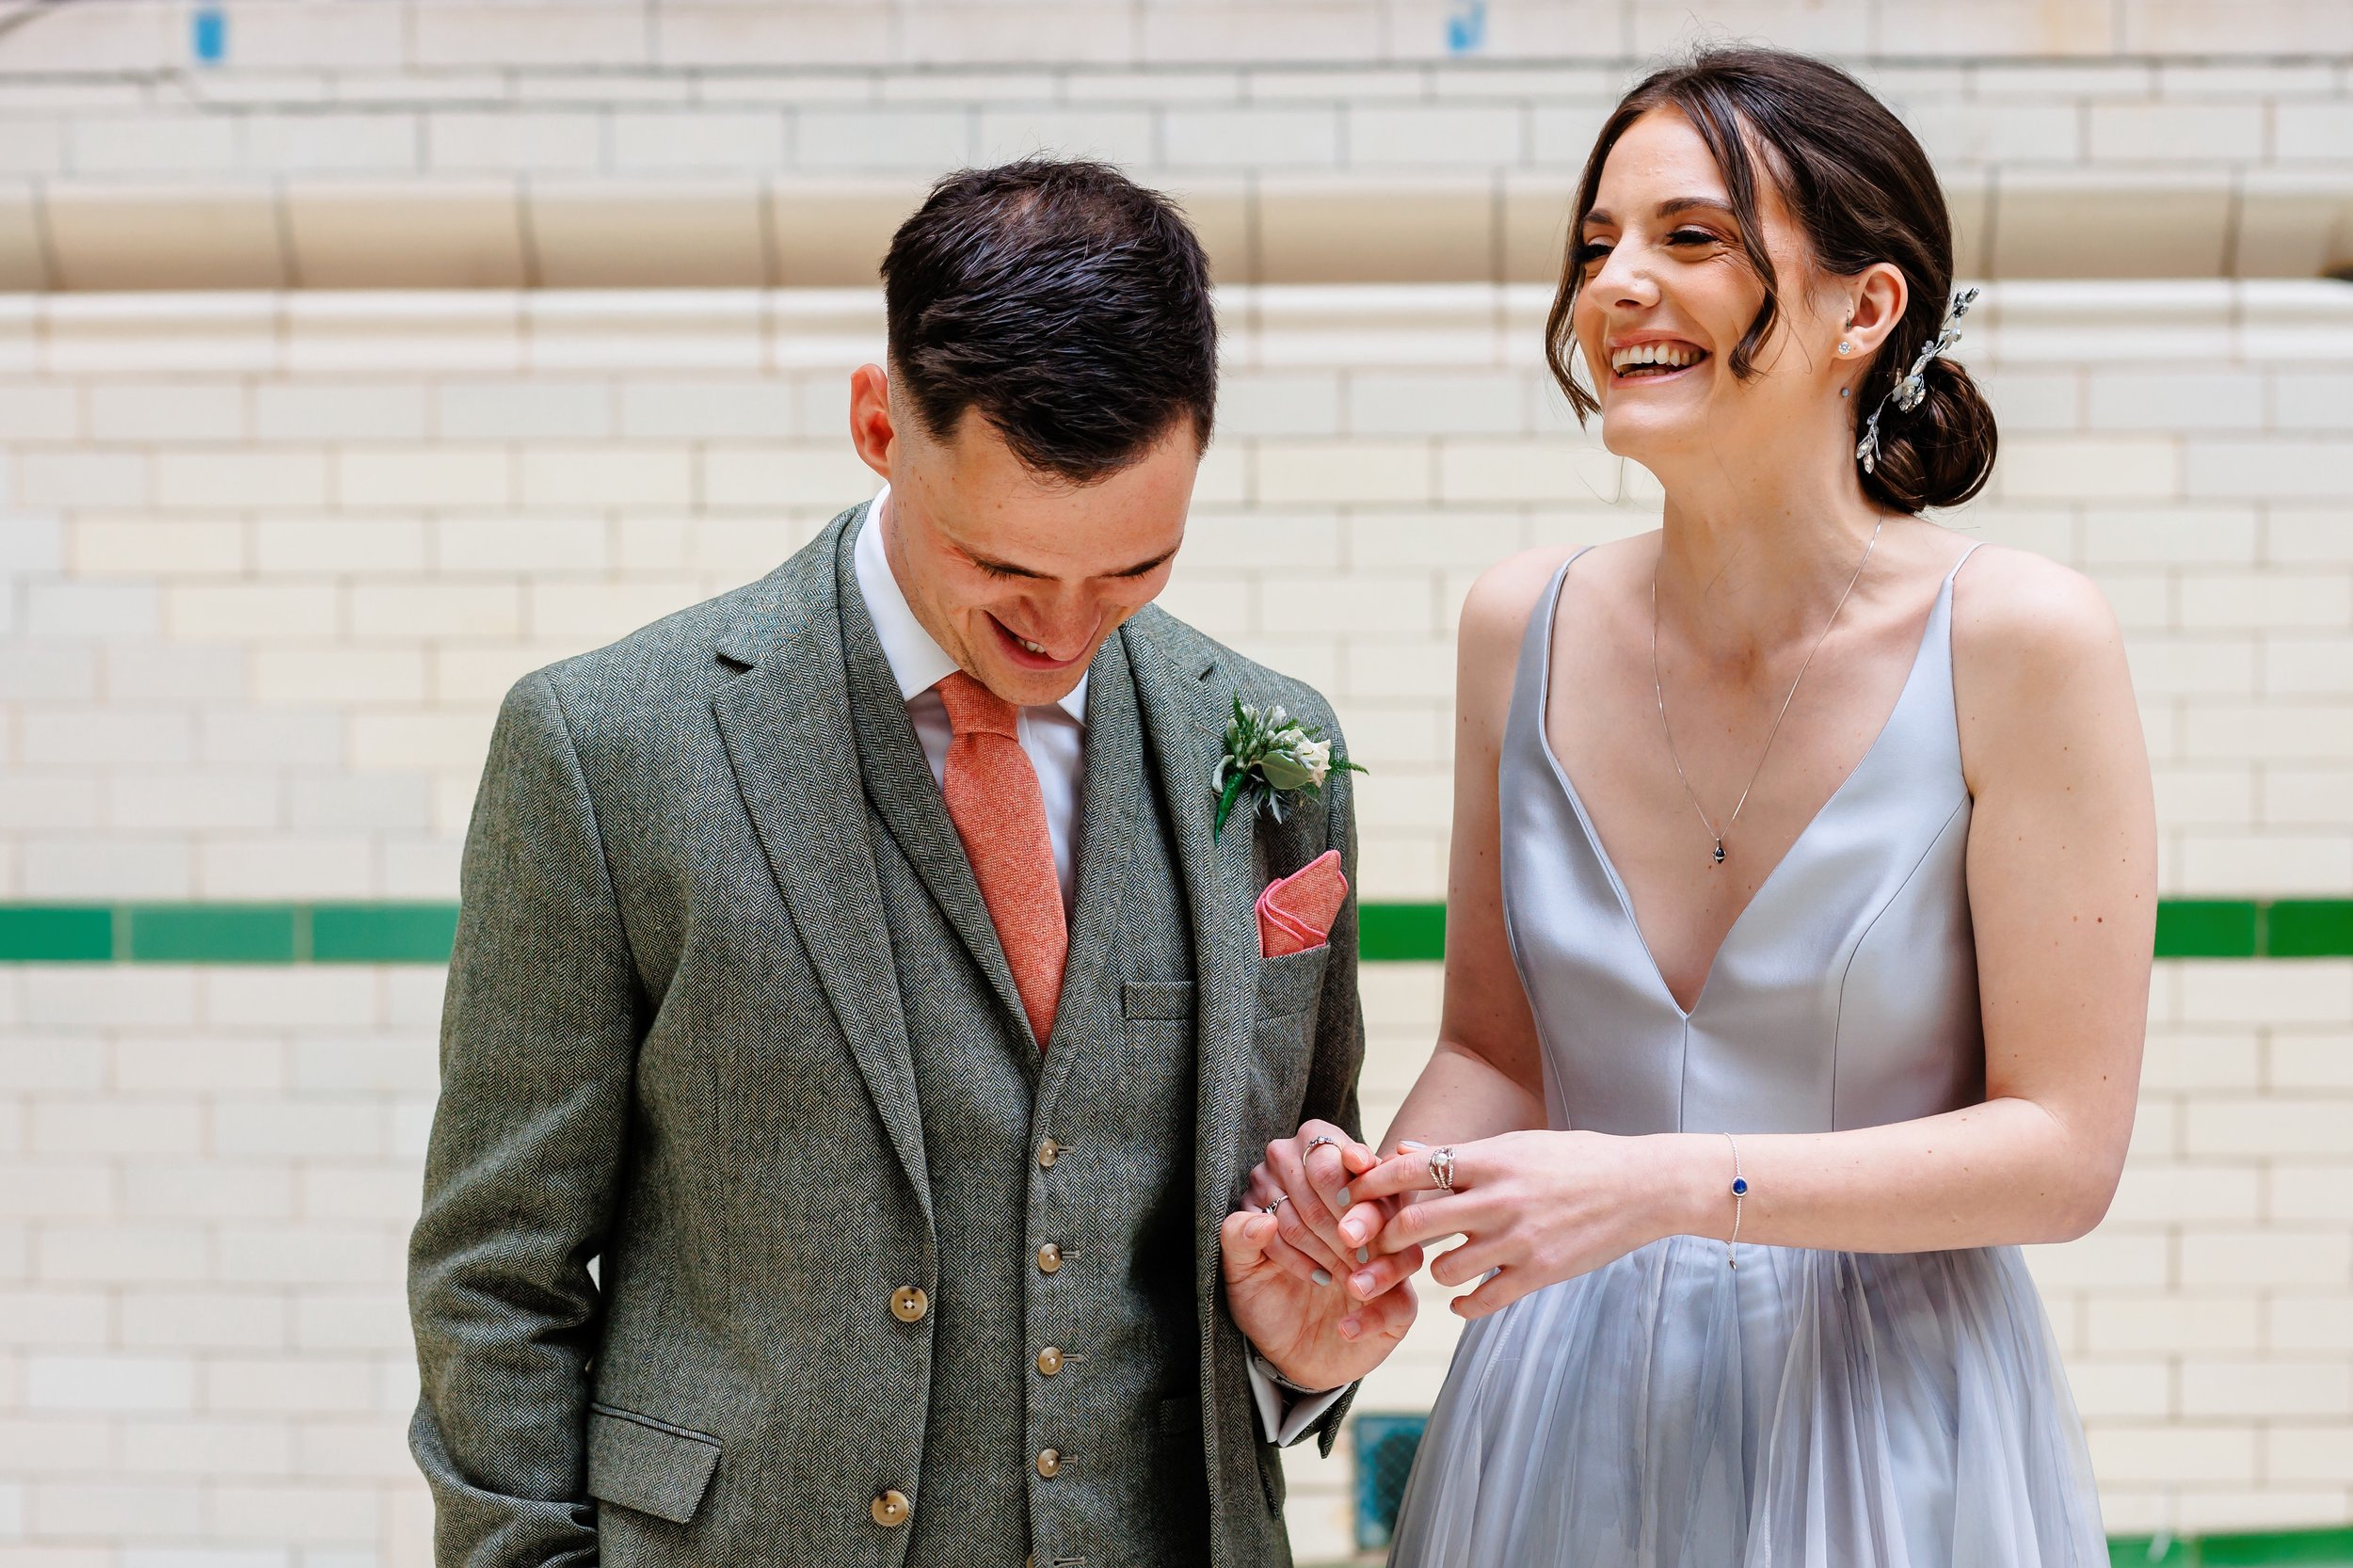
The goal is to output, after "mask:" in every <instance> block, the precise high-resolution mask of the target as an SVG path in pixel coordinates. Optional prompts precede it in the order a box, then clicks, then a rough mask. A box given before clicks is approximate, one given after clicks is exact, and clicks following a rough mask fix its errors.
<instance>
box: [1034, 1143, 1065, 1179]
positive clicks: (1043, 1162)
mask: <svg viewBox="0 0 2353 1568" xmlns="http://www.w3.org/2000/svg"><path fill="white" fill-rule="evenodd" d="M1061 1158H1062V1145H1061V1144H1057V1143H1055V1142H1054V1141H1053V1140H1052V1139H1051V1138H1048V1139H1047V1140H1046V1142H1044V1143H1043V1144H1039V1145H1038V1146H1037V1163H1038V1168H1039V1169H1040V1170H1047V1171H1050V1170H1052V1169H1053V1168H1054V1161H1055V1160H1060V1159H1061Z"/></svg>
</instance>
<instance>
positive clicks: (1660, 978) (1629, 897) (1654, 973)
mask: <svg viewBox="0 0 2353 1568" xmlns="http://www.w3.org/2000/svg"><path fill="white" fill-rule="evenodd" d="M1592 548H1593V546H1591V545H1587V546H1586V547H1585V549H1584V550H1579V551H1578V552H1577V555H1582V554H1584V553H1585V551H1586V550H1591V549H1592ZM1976 548H1977V546H1976V544H1975V543H1972V545H1971V546H1970V549H1969V550H1966V551H1963V552H1961V561H1966V560H1967V559H1968V558H1969V555H1970V552H1971V551H1974V550H1975V549H1976ZM1577 555H1572V556H1570V557H1569V558H1568V559H1567V560H1565V561H1563V562H1561V565H1560V568H1559V569H1557V570H1556V571H1554V573H1553V574H1552V592H1551V595H1550V596H1549V599H1548V601H1547V602H1546V604H1545V643H1544V664H1543V667H1542V671H1541V673H1540V675H1539V676H1538V679H1537V682H1536V716H1535V725H1536V749H1537V750H1538V751H1539V752H1540V753H1541V754H1542V755H1543V757H1544V760H1545V765H1546V766H1547V767H1549V768H1550V769H1551V771H1552V776H1553V779H1554V781H1555V782H1557V783H1558V784H1559V785H1560V786H1561V794H1562V795H1563V796H1565V797H1566V798H1567V800H1568V803H1569V808H1570V809H1571V810H1572V811H1574V812H1575V813H1576V814H1577V826H1578V827H1579V828H1580V829H1582V830H1583V832H1584V835H1585V842H1586V845H1587V846H1588V847H1589V848H1590V849H1591V850H1592V851H1593V859H1594V861H1595V863H1596V864H1598V865H1599V866H1600V867H1601V870H1602V874H1603V875H1605V876H1607V877H1608V878H1609V886H1610V888H1611V890H1612V891H1614V892H1615V893H1616V894H1617V895H1618V911H1619V913H1620V914H1621V915H1623V916H1624V917H1625V923H1626V927H1627V929H1628V930H1630V931H1632V932H1633V933H1634V940H1635V944H1636V945H1637V946H1639V947H1640V948H1641V950H1642V959H1643V962H1644V963H1646V964H1647V965H1649V967H1650V975H1651V979H1652V980H1654V981H1656V982H1657V985H1658V994H1659V995H1660V996H1661V997H1663V998H1664V999H1665V1000H1666V1003H1667V1005H1668V1006H1669V1007H1671V1008H1673V1010H1674V1013H1675V1016H1676V1017H1677V1018H1678V1019H1679V1020H1681V1021H1682V1022H1683V1023H1686V1024H1689V1022H1690V1021H1691V1020H1692V1019H1693V1018H1695V1017H1697V1016H1699V1012H1700V1009H1701V1008H1703V1007H1705V1006H1706V1005H1707V995H1708V991H1709V990H1710V989H1711V988H1712V987H1713V986H1714V984H1715V982H1716V971H1717V970H1718V968H1721V966H1722V963H1723V957H1724V950H1725V949H1727V948H1729V947H1730V946H1732V944H1733V941H1734V939H1735V938H1737V936H1739V935H1740V928H1741V927H1742V926H1743V925H1745V924H1746V923H1747V922H1748V919H1749V916H1750V915H1751V914H1752V913H1753V912H1754V911H1755V909H1756V906H1757V905H1758V904H1762V903H1764V902H1765V899H1766V895H1767V894H1769V893H1770V892H1771V891H1772V890H1773V884H1774V883H1775V882H1776V881H1777V880H1779V878H1780V876H1781V872H1782V868H1783V867H1784V866H1786V865H1787V864H1789V862H1790V861H1791V860H1792V859H1793V858H1795V857H1796V856H1797V853H1798V851H1799V850H1800V849H1801V848H1803V847H1804V845H1805V841H1806V840H1807V839H1809V838H1811V837H1812V836H1813V833H1814V829H1815V827H1816V826H1817V824H1820V822H1821V821H1822V819H1823V818H1824V817H1826V816H1828V815H1830V813H1831V811H1832V809H1833V808H1835V807H1836V806H1837V805H1838V803H1839V801H1840V799H1841V798H1842V797H1844V796H1845V795H1846V793H1847V792H1848V791H1849V789H1850V788H1851V787H1852V786H1853V784H1854V781H1855V780H1856V779H1857V778H1859V777H1861V776H1862V775H1863V771H1864V769H1865V768H1867V767H1869V766H1870V765H1871V760H1872V759H1873V758H1875V757H1877V756H1878V755H1879V750H1880V743H1881V741H1883V740H1885V739H1886V738H1887V732H1888V731H1889V730H1890V729H1892V728H1895V724H1896V715H1897V713H1899V712H1903V706H1904V703H1905V702H1906V700H1908V699H1909V698H1910V697H1911V696H1912V688H1913V684H1914V683H1915V682H1916V681H1917V680H1919V676H1920V666H1921V664H1922V663H1923V662H1924V661H1925V660H1926V659H1927V658H1928V655H1929V640H1930V638H1931V637H1932V636H1933V635H1934V633H1935V631H1936V623H1937V620H1938V617H1939V616H1940V615H1941V614H1943V613H1944V611H1945V596H1946V595H1948V594H1950V593H1951V592H1952V591H1953V577H1954V575H1955V574H1956V573H1958V572H1959V571H1960V570H1961V561H1956V562H1954V563H1953V565H1952V567H1951V568H1950V569H1949V570H1947V571H1946V572H1945V580H1944V582H1942V583H1940V584H1937V589H1936V598H1935V600H1933V601H1932V602H1930V604H1929V616H1928V624H1926V625H1925V626H1923V627H1921V628H1920V642H1919V646H1918V647H1916V648H1913V653H1912V663H1911V664H1910V665H1909V666H1908V667H1907V668H1906V669H1905V671H1904V680H1903V684H1902V685H1901V686H1900V687H1898V688H1897V692H1896V700H1895V701H1894V702H1893V703H1891V704H1889V705H1888V709H1887V712H1886V715H1885V716H1884V717H1882V718H1881V720H1880V727H1879V729H1878V731H1877V732H1876V733H1874V734H1873V735H1872V737H1871V744H1869V745H1867V746H1865V747H1864V750H1863V755H1862V756H1861V757H1858V758H1856V759H1855V763H1854V766H1853V767H1851V768H1849V769H1848V770H1847V776H1846V777H1844V778H1842V779H1840V780H1839V781H1838V787H1837V788H1836V789H1834V790H1833V791H1831V792H1830V794H1829V796H1828V797H1827V798H1826V799H1824V800H1823V802H1822V804H1821V805H1819V806H1817V807H1816V808H1814V814H1813V815H1812V816H1810V817H1808V818H1806V820H1805V825H1804V826H1803V827H1801V828H1799V829H1798V836H1797V837H1796V838H1794V839H1792V840H1789V847H1788V848H1787V849H1785V850H1783V851H1782V852H1781V858H1780V859H1778V860H1776V861H1774V862H1773V867H1772V870H1770V871H1769V872H1766V873H1765V880H1764V881H1762V882H1760V883H1758V884H1757V885H1756V891H1755V892H1753V893H1751V894H1750V895H1749V901H1748V903H1746V904H1742V905H1741V906H1740V912H1739V913H1738V914H1737V915H1735V916H1733V918H1732V923H1731V924H1730V925H1728V926H1726V927H1725V928H1724V934H1723V936H1721V937H1719V938H1717V941H1716V951H1715V952H1711V953H1709V954H1708V956H1707V968H1705V970H1703V971H1702V972H1701V975H1700V988H1699V990H1698V991H1697V992H1696V993H1695V994H1694V995H1693V996H1692V998H1691V1005H1690V1006H1689V1007H1686V1006H1684V1005H1683V1003H1682V1002H1680V1001H1679V1000H1676V999H1675V993H1674V987H1673V986H1672V985H1670V984H1667V972H1666V970H1664V969H1662V968H1659V965H1658V955H1657V953H1656V952H1653V951H1652V948H1651V945H1650V937H1649V936H1647V935H1646V934H1645V933H1644V932H1643V930H1642V921H1641V917H1640V916H1639V915H1637V914H1636V913H1635V911H1634V897H1633V894H1631V893H1630V892H1628V891H1627V890H1626V885H1625V878H1624V877H1622V876H1620V875H1619V874H1618V868H1617V865H1616V863H1615V862H1613V861H1612V860H1611V859H1610V858H1609V847H1608V846H1607V845H1605V844H1604V843H1603V842H1602V841H1601V833H1600V830H1599V829H1597V828H1596V827H1594V825H1593V814H1592V813H1591V812H1590V811H1588V810H1587V809H1586V808H1585V800H1584V797H1583V796H1581V795H1579V794H1578V793H1577V785H1576V784H1575V783H1574V782H1572V781H1571V780H1570V778H1569V770H1568V769H1567V768H1565V767H1563V766H1562V765H1561V759H1560V758H1559V756H1557V755H1556V754H1555V753H1554V751H1553V749H1552V734H1551V728H1550V725H1549V724H1548V722H1547V721H1548V718H1549V716H1550V713H1551V711H1552V655H1553V638H1554V635H1555V633H1556V631H1557V629H1558V627H1559V625H1560V618H1561V593H1562V591H1563V590H1564V589H1565V588H1566V587H1567V586H1568V580H1569V568H1571V567H1573V566H1575V565H1577Z"/></svg>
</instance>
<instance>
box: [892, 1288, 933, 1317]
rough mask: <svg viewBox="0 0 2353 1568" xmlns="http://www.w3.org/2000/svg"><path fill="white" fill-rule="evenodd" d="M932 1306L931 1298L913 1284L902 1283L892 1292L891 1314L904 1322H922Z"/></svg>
mask: <svg viewBox="0 0 2353 1568" xmlns="http://www.w3.org/2000/svg"><path fill="white" fill-rule="evenodd" d="M931 1308H932V1300H931V1298H930V1297H929V1296H926V1295H925V1294H923V1292H922V1291H920V1290H919V1289H917V1288H915V1287H914V1286H912V1285H902V1286H901V1287H899V1288H897V1289H896V1290H893V1291H892V1292H890V1315H891V1316H892V1317H894V1318H896V1319H898V1320H899V1321H901V1322H903V1323H914V1322H920V1321H921V1320H922V1317H923V1314H924V1313H926V1312H929V1311H930V1310H931Z"/></svg>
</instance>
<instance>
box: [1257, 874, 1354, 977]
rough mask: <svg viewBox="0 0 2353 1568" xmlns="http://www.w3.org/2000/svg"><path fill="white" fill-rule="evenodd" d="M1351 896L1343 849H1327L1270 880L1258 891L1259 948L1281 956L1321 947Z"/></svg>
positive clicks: (1271, 955) (1265, 955) (1272, 955)
mask: <svg viewBox="0 0 2353 1568" xmlns="http://www.w3.org/2000/svg"><path fill="white" fill-rule="evenodd" d="M1347 899H1348V873H1347V872H1343V871H1341V870H1340V852H1339V851H1338V850H1336V849H1327V850H1325V851H1324V852H1323V853H1322V854H1321V855H1319V856H1316V857H1315V858H1314V859H1313V860H1310V861H1309V862H1307V864H1306V865H1305V866H1303V867H1301V868H1300V869H1299V870H1298V871H1295V872H1292V873H1291V874H1290V875H1289V876H1286V877H1282V878H1280V879H1278V880H1276V881H1273V882H1270V883H1268V884H1267V889H1266V891H1265V892H1263V893H1260V894H1259V895H1258V952H1259V954H1260V955H1261V956H1262V957H1267V958H1280V957H1282V956H1283V955H1284V954H1285V953H1287V952H1305V951H1306V950H1307V949H1309V948H1312V947H1321V946H1322V944H1323V941H1324V938H1326V937H1327V936H1331V934H1332V922H1333V921H1334V920H1337V919H1339V916H1340V905H1341V904H1344V903H1346V902H1347Z"/></svg>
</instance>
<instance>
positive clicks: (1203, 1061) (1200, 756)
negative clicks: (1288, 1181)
mask: <svg viewBox="0 0 2353 1568" xmlns="http://www.w3.org/2000/svg"><path fill="white" fill-rule="evenodd" d="M1123 634H1124V635H1125V636H1126V637H1127V639H1128V663H1129V664H1130V666H1131V667H1132V668H1133V669H1134V671H1135V678H1136V679H1135V686H1136V701H1137V706H1138V709H1139V711H1140V712H1141V714H1142V717H1143V720H1144V736H1145V740H1146V744H1147V745H1148V746H1149V748H1150V756H1151V760H1152V763H1153V765H1154V767H1155V768H1157V770H1158V771H1159V774H1160V778H1161V780H1162V781H1163V784H1164V790H1165V796H1166V799H1167V801H1168V808H1169V814H1170V816H1171V818H1172V819H1173V824H1174V825H1173V831H1174V833H1175V836H1176V844H1175V852H1176V856H1177V867H1178V870H1179V872H1180V873H1181V875H1182V878H1183V882H1184V888H1185V898H1186V902H1187V904H1188V905H1189V908H1188V910H1187V914H1188V917H1189V918H1190V920H1192V923H1193V981H1194V1016H1195V1026H1194V1030H1195V1036H1194V1037H1195V1044H1194V1049H1195V1053H1196V1055H1197V1056H1198V1057H1199V1080H1198V1088H1197V1091H1196V1094H1197V1098H1196V1100H1195V1116H1196V1118H1197V1120H1196V1123H1195V1125H1196V1126H1197V1127H1198V1128H1199V1129H1200V1134H1199V1139H1198V1143H1199V1149H1200V1153H1199V1155H1198V1157H1197V1160H1196V1162H1195V1166H1194V1171H1193V1196H1194V1203H1195V1207H1196V1210H1197V1212H1196V1216H1195V1233H1196V1235H1198V1236H1200V1237H1202V1238H1205V1239H1207V1240H1205V1241H1204V1243H1203V1244H1202V1245H1201V1246H1200V1247H1199V1248H1198V1249H1197V1253H1198V1256H1197V1257H1196V1259H1195V1267H1196V1269H1197V1271H1198V1272H1199V1283H1200V1287H1201V1290H1202V1293H1203V1299H1204V1300H1205V1301H1206V1300H1209V1298H1210V1297H1211V1295H1213V1293H1214V1290H1215V1286H1216V1272H1217V1256H1216V1247H1215V1245H1214V1240H1215V1238H1216V1235H1217V1231H1218V1227H1219V1225H1221V1224H1223V1223H1224V1222H1225V1215H1226V1211H1227V1210H1228V1208H1231V1207H1232V1203H1233V1199H1234V1197H1235V1195H1236V1193H1237V1192H1239V1191H1240V1188H1241V1176H1242V1172H1241V1165H1240V1153H1241V1151H1240V1150H1239V1149H1238V1148H1236V1147H1235V1146H1234V1138H1233V1129H1234V1128H1237V1127H1239V1126H1240V1125H1241V1120H1242V1117H1243V1112H1244V1110H1245V1108H1246V1106H1247V1104H1248V1097H1249V1093H1250V1054H1251V1031H1252V1028H1253V1023H1254V1020H1253V1017H1252V1014H1253V1010H1254V1006H1255V1000H1256V997H1257V967H1258V937H1257V918H1256V914H1255V911H1256V908H1257V897H1258V889H1257V887H1256V886H1254V885H1253V880H1252V879H1253V877H1254V876H1255V875H1256V872H1257V867H1256V864H1255V862H1256V858H1257V856H1256V853H1255V847H1256V840H1257V833H1256V832H1255V831H1254V829H1253V824H1251V823H1250V821H1248V820H1247V819H1245V818H1241V817H1240V816H1239V815H1238V816H1237V818H1236V820H1234V821H1231V822H1228V823H1227V824H1225V833H1224V834H1223V835H1218V834H1213V833H1212V832H1211V831H1210V822H1211V818H1212V816H1213V814H1214V812H1215V808H1216V805H1217V795H1216V793H1215V792H1213V791H1212V790H1211V789H1210V788H1209V777H1210V775H1211V774H1212V773H1213V772H1215V770H1216V768H1217V760H1218V756H1219V754H1220V751H1221V749H1222V748H1223V746H1224V744H1225V721H1226V719H1227V717H1228V716H1229V714H1230V712H1231V709H1232V701H1233V695H1232V692H1231V690H1230V687H1229V685H1228V684H1227V683H1226V682H1225V681H1222V680H1219V679H1218V677H1219V673H1220V669H1221V666H1220V665H1219V664H1218V663H1217V662H1216V660H1215V659H1214V658H1212V657H1211V656H1209V655H1208V654H1206V653H1202V654H1196V655H1194V656H1193V657H1192V658H1189V659H1187V660H1185V662H1184V663H1183V664H1181V665H1180V664H1177V662H1176V661H1175V660H1173V659H1172V658H1170V657H1169V656H1168V655H1167V654H1166V653H1164V652H1163V651H1162V650H1161V649H1160V648H1159V647H1157V646H1155V645H1154V641H1153V639H1152V638H1151V637H1150V636H1149V635H1148V634H1147V633H1146V632H1144V630H1143V629H1141V628H1138V627H1136V626H1135V625H1134V623H1132V622H1131V623H1130V625H1129V626H1128V628H1127V629H1125V630H1124V632H1123Z"/></svg>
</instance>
